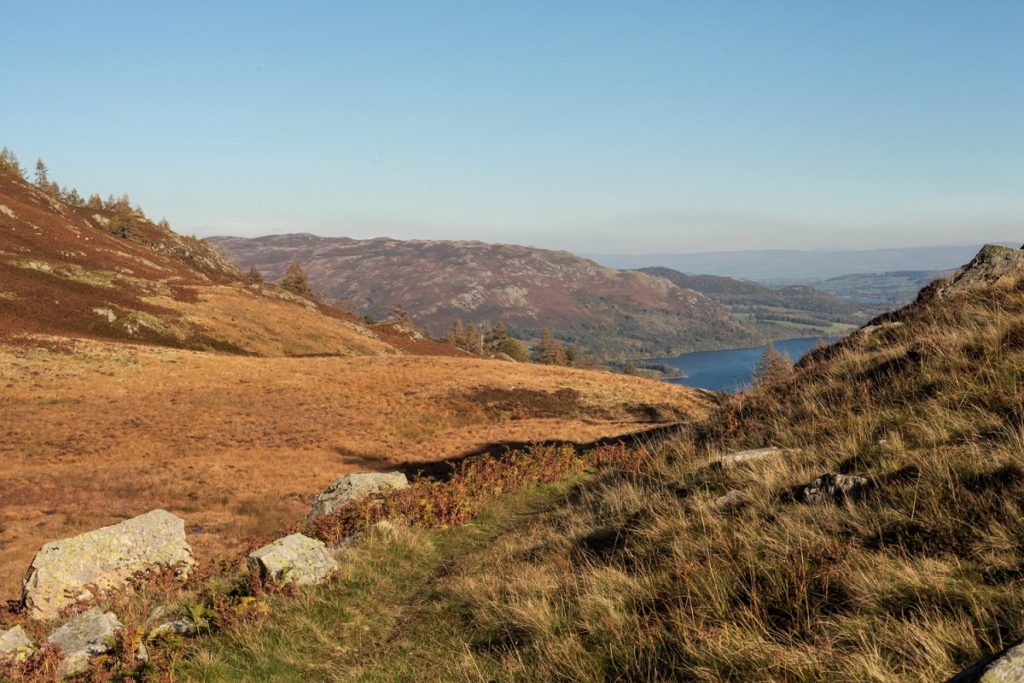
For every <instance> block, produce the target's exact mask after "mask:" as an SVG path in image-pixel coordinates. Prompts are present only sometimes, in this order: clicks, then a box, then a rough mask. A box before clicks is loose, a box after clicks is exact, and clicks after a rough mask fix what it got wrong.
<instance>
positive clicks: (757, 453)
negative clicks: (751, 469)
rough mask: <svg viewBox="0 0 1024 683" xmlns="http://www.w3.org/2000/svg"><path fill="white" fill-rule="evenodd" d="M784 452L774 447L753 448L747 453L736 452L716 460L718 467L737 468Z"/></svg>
mask: <svg viewBox="0 0 1024 683" xmlns="http://www.w3.org/2000/svg"><path fill="white" fill-rule="evenodd" d="M783 452H784V451H783V450H782V449H781V448H775V447H774V446H772V447H769V448H754V449H752V450H749V451H737V452H735V453H730V454H729V455H723V456H722V457H721V458H719V459H718V466H719V467H737V466H738V465H743V464H746V463H750V462H757V461H758V460H764V459H765V458H768V457H771V456H773V455H779V454H781V453H783Z"/></svg>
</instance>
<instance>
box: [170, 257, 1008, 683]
mask: <svg viewBox="0 0 1024 683" xmlns="http://www.w3.org/2000/svg"><path fill="white" fill-rule="evenodd" d="M1022 330H1024V252H1022V251H1020V250H1016V249H1007V248H1005V247H999V246H993V247H986V248H985V249H984V250H982V252H981V253H979V255H978V256H977V258H976V259H974V260H973V261H972V262H971V263H970V264H969V265H968V266H967V267H966V268H965V269H963V270H961V271H959V272H958V273H956V274H955V275H954V276H953V277H951V278H950V279H948V280H945V281H940V283H938V284H936V285H934V286H931V287H929V288H927V289H926V290H925V291H924V292H922V293H921V296H920V297H918V299H917V300H916V302H915V303H914V304H912V305H910V306H908V307H906V308H904V309H902V310H900V311H897V312H894V313H891V314H887V315H884V316H881V317H879V318H878V319H876V320H874V321H872V322H871V324H869V325H866V326H864V327H863V328H862V329H861V330H860V331H859V332H857V333H855V334H853V335H851V336H849V337H847V338H846V339H844V340H842V341H840V342H838V343H836V344H833V345H831V346H828V347H825V348H822V349H820V350H818V351H816V352H814V353H812V354H810V355H809V356H807V357H806V358H804V359H803V360H802V361H801V362H800V363H799V364H798V365H797V366H796V367H795V368H794V369H793V370H792V371H791V372H789V373H788V374H786V375H785V376H780V377H778V378H777V379H776V380H774V381H773V382H770V383H767V384H764V385H761V386H759V387H757V388H756V389H755V390H754V391H752V392H749V393H747V394H746V395H744V396H738V397H735V398H733V399H732V400H730V401H728V402H727V403H726V404H724V405H723V406H722V408H721V409H720V410H717V411H714V412H713V413H712V414H711V416H710V417H709V419H708V420H706V421H704V422H702V423H700V424H698V425H696V426H695V428H693V429H689V430H686V431H684V432H683V433H681V434H678V435H675V436H670V437H667V438H663V439H657V440H654V441H652V442H650V443H648V444H647V445H646V447H644V448H643V449H640V450H639V451H638V452H637V454H636V455H637V457H638V458H639V460H628V459H627V460H624V461H620V462H618V463H610V464H605V465H603V466H598V465H595V466H594V468H593V470H592V471H591V473H590V474H589V476H585V477H578V478H575V479H573V480H571V481H569V482H566V483H564V484H563V485H561V486H556V485H547V486H544V487H533V488H531V489H529V490H526V491H520V492H518V493H515V494H510V495H506V496H505V497H504V498H503V499H502V501H501V502H500V503H498V504H495V505H492V506H490V507H489V508H487V510H486V511H485V513H484V514H482V515H480V516H479V517H478V518H476V519H474V521H473V523H472V524H470V525H466V526H460V527H457V528H438V527H432V526H431V525H429V524H423V523H420V522H418V521H417V522H415V523H414V522H409V523H408V525H403V524H402V517H401V515H398V514H395V515H393V516H392V528H394V529H395V531H394V532H393V533H392V534H391V535H390V536H387V537H385V536H378V537H371V538H369V539H364V540H363V541H362V542H360V543H358V544H357V546H356V547H355V548H353V549H351V550H348V551H346V552H344V554H343V555H342V557H343V566H342V570H341V574H342V576H343V577H344V579H343V580H341V581H339V582H337V583H336V584H329V585H326V586H324V587H322V588H320V589H317V590H315V591H310V592H308V593H306V594H304V595H303V597H302V598H300V599H298V600H294V599H287V598H280V599H278V598H272V599H271V600H270V601H269V607H268V609H269V611H270V614H271V616H270V617H269V618H267V619H266V620H265V621H264V622H263V623H261V624H260V626H259V627H258V628H256V629H253V628H252V627H250V626H249V625H248V624H244V625H241V626H238V627H229V628H228V629H226V630H225V631H224V632H222V633H219V634H216V635H214V636H212V637H211V638H208V639H205V640H204V641H203V642H202V643H201V645H200V647H199V651H198V654H197V655H196V656H195V657H194V658H192V659H191V660H190V661H188V662H186V663H185V664H184V665H183V666H182V667H181V669H180V671H181V673H183V674H184V675H185V676H186V677H195V678H202V679H205V680H229V679H232V678H260V677H268V678H274V677H277V678H289V677H290V678H318V677H324V676H328V675H334V676H338V677H341V678H353V679H360V680H396V679H398V680H466V681H470V680H496V681H518V680H529V681H541V680H545V681H579V680H607V681H612V680H694V681H726V680H729V681H734V680H743V681H765V682H768V681H771V682H773V683H774V682H778V681H793V682H797V681H826V680H827V681H940V680H947V679H948V680H950V681H954V680H955V681H957V682H958V683H959V682H963V683H967V682H976V681H984V682H988V681H1008V680H1012V681H1017V680H1020V676H1019V661H1020V657H1021V656H1022V652H1024V644H1022V643H1024V641H1022V638H1024V593H1022V591H1021V585H1022V571H1021V567H1022V566H1024V548H1022V545H1021V543H1020V541H1019V538H1020V530H1021V529H1022V528H1024V511H1022V507H1021V504H1020V500H1021V496H1022V495H1024V422H1022V417H1024V415H1022V410H1021V406H1022V400H1024V382H1022V378H1021V371H1020V368H1021V367H1022V361H1024V332H1022ZM741 449H743V450H742V451H741ZM746 449H758V450H753V451H751V450H746ZM737 451H741V452H739V453H737ZM377 504H378V505H380V504H381V503H380V502H378V503H377ZM342 514H344V511H342V513H339V516H341V515H342ZM339 612H343V613H344V616H343V617H342V616H339ZM353 623H354V624H358V625H359V628H352V624H353ZM295 633H303V634H314V635H313V636H312V637H308V638H305V639H303V642H302V643H301V644H296V643H295V640H294V638H290V637H289V635H290V634H295ZM299 653H301V656H299ZM1000 658H1001V659H1000ZM993 662H996V664H995V665H993ZM958 674H959V675H958ZM951 676H955V678H949V677H951Z"/></svg>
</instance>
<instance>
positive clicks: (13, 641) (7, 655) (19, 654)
mask: <svg viewBox="0 0 1024 683" xmlns="http://www.w3.org/2000/svg"><path fill="white" fill-rule="evenodd" d="M33 650H34V648H33V647H32V639H31V638H29V637H28V634H27V633H25V629H23V628H22V627H21V626H20V625H18V626H15V627H13V628H9V629H7V630H6V631H0V661H5V660H10V659H12V658H13V659H15V660H17V661H23V660H25V659H27V658H28V656H29V655H31V654H32V652H33Z"/></svg>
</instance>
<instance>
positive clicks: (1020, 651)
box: [979, 644, 1024, 683]
mask: <svg viewBox="0 0 1024 683" xmlns="http://www.w3.org/2000/svg"><path fill="white" fill-rule="evenodd" d="M979 680H980V683H1020V681H1024V644H1020V645H1016V646H1014V647H1011V648H1010V649H1009V650H1007V651H1006V652H1005V653H1004V654H1003V656H1002V657H1000V658H999V659H997V660H996V661H995V663H993V664H992V666H990V667H989V668H988V669H987V670H986V671H985V673H984V674H983V675H982V677H981V679H979Z"/></svg>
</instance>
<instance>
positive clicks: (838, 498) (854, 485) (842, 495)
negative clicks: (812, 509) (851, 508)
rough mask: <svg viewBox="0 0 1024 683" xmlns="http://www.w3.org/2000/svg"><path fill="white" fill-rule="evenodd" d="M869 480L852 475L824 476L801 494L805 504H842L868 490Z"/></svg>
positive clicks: (806, 487) (809, 485)
mask: <svg viewBox="0 0 1024 683" xmlns="http://www.w3.org/2000/svg"><path fill="white" fill-rule="evenodd" d="M867 486H868V480H867V479H865V478H864V477H855V476H853V475H850V474H823V475H821V476H820V477H818V478H817V479H815V480H814V481H812V482H811V483H810V484H808V485H807V486H805V487H804V488H803V490H802V492H801V499H802V500H803V502H805V503H826V502H833V503H842V502H844V501H846V500H847V499H849V498H852V497H854V496H856V495H857V494H858V493H860V492H862V491H864V490H865V489H867Z"/></svg>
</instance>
